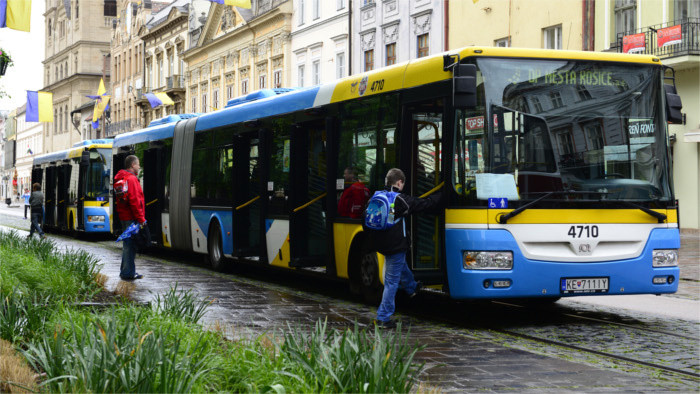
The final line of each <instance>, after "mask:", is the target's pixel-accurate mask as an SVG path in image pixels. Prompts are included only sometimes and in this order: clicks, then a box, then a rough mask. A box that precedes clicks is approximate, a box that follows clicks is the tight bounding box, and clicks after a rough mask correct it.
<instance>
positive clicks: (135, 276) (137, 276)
mask: <svg viewBox="0 0 700 394" xmlns="http://www.w3.org/2000/svg"><path fill="white" fill-rule="evenodd" d="M120 278H121V280H136V279H143V275H141V274H134V276H132V277H131V278H124V277H122V276H120Z"/></svg>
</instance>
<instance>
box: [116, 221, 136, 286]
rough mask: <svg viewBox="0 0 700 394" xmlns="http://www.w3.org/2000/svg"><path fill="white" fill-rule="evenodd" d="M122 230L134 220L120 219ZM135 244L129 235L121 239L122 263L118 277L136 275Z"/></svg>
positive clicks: (128, 277) (126, 277) (127, 277)
mask: <svg viewBox="0 0 700 394" xmlns="http://www.w3.org/2000/svg"><path fill="white" fill-rule="evenodd" d="M121 222H122V230H126V229H127V228H129V226H131V224H132V223H136V222H135V221H134V220H122V221H121ZM134 260H136V245H135V243H134V240H133V239H132V238H131V237H129V238H127V239H125V240H123V241H122V265H121V267H120V269H119V277H120V278H122V279H130V278H133V277H134V275H136V263H135V262H134Z"/></svg>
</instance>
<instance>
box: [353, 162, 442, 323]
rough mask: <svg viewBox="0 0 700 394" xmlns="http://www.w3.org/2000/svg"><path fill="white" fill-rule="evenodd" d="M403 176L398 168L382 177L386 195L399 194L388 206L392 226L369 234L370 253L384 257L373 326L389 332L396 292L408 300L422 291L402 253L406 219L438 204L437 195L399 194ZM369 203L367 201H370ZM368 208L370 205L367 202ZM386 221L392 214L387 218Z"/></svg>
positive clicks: (407, 238)
mask: <svg viewBox="0 0 700 394" xmlns="http://www.w3.org/2000/svg"><path fill="white" fill-rule="evenodd" d="M405 183H406V176H405V175H404V173H403V171H401V170H400V169H398V168H392V169H391V170H389V172H388V173H387V174H386V190H385V191H386V192H395V193H399V194H398V195H396V197H395V199H394V201H393V204H392V213H393V216H394V217H393V223H394V224H393V225H392V226H391V227H389V228H388V229H386V230H369V229H367V228H365V231H369V232H371V234H370V237H369V238H370V239H372V240H373V244H374V249H375V250H376V251H377V252H379V253H381V254H383V255H384V259H385V260H384V271H385V272H384V292H383V293H382V301H381V303H380V304H379V308H377V322H376V323H377V326H378V327H380V328H393V327H396V323H395V322H394V321H392V320H391V316H392V315H393V314H394V310H395V308H396V306H395V297H396V292H397V290H398V289H399V288H401V289H403V290H404V291H406V293H407V294H409V296H410V297H413V296H415V295H416V293H417V292H418V290H420V288H421V287H422V283H421V282H416V280H415V279H414V277H413V273H412V272H411V269H410V268H408V264H407V262H406V253H407V252H408V249H409V247H410V245H411V241H410V234H409V233H408V229H407V226H406V218H408V216H409V215H411V214H414V213H417V212H421V211H425V210H428V209H430V208H432V207H434V206H436V205H437V204H438V203H439V202H440V198H441V194H440V193H435V194H433V195H431V196H429V197H427V198H417V197H413V196H411V195H409V194H406V193H403V192H402V191H403V187H404V184H405ZM370 201H371V200H370ZM370 204H371V202H370ZM389 216H390V217H391V216H392V214H390V215H389Z"/></svg>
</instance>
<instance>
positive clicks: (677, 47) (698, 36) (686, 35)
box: [610, 18, 700, 58]
mask: <svg viewBox="0 0 700 394" xmlns="http://www.w3.org/2000/svg"><path fill="white" fill-rule="evenodd" d="M676 25H681V42H680V43H678V44H672V45H666V46H661V47H660V46H659V45H658V41H657V40H658V31H659V30H661V29H663V28H666V27H671V26H676ZM639 33H644V39H645V47H644V50H643V51H637V52H635V53H639V54H646V55H655V56H658V57H660V58H669V57H677V56H686V55H700V19H699V18H685V19H683V20H677V21H673V22H667V23H661V24H658V25H653V26H647V27H643V28H641V29H639V30H637V31H634V32H625V33H618V34H617V42H616V43H615V44H616V46H614V47H612V48H610V49H611V50H613V51H617V52H622V51H623V45H622V40H623V37H624V36H627V35H632V34H639Z"/></svg>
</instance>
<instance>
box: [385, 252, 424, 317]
mask: <svg viewBox="0 0 700 394" xmlns="http://www.w3.org/2000/svg"><path fill="white" fill-rule="evenodd" d="M384 258H385V260H384V292H383V293H382V302H381V304H379V308H377V320H381V321H385V322H386V321H389V320H391V315H393V314H394V309H396V306H395V300H394V298H396V291H397V290H398V289H399V288H401V289H403V290H404V291H406V293H408V294H413V293H414V292H415V291H416V281H415V279H413V273H412V272H411V270H410V269H409V268H408V264H407V263H406V252H401V253H397V254H392V255H388V256H384Z"/></svg>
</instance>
